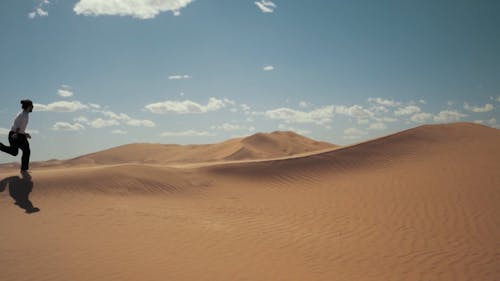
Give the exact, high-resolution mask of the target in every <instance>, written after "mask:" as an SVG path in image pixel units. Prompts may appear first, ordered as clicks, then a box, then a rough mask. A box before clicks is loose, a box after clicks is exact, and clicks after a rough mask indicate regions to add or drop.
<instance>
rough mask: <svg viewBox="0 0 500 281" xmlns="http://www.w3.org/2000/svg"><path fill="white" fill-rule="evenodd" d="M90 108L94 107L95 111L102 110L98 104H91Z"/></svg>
mask: <svg viewBox="0 0 500 281" xmlns="http://www.w3.org/2000/svg"><path fill="white" fill-rule="evenodd" d="M89 106H90V107H92V108H94V109H100V108H101V106H100V105H98V104H96V103H89Z"/></svg>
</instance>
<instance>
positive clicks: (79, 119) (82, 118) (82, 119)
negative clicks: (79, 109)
mask: <svg viewBox="0 0 500 281" xmlns="http://www.w3.org/2000/svg"><path fill="white" fill-rule="evenodd" d="M73 120H74V121H75V122H78V123H84V124H87V123H88V122H89V119H88V118H87V117H85V116H78V117H76V118H75V119H73Z"/></svg>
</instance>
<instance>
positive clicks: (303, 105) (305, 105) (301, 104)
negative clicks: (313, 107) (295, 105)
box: [299, 101, 309, 108]
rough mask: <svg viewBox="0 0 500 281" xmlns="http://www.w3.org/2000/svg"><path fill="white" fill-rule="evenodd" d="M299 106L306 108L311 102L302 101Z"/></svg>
mask: <svg viewBox="0 0 500 281" xmlns="http://www.w3.org/2000/svg"><path fill="white" fill-rule="evenodd" d="M299 107H302V108H306V107H309V103H308V102H306V101H300V102H299Z"/></svg>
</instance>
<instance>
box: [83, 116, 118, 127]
mask: <svg viewBox="0 0 500 281" xmlns="http://www.w3.org/2000/svg"><path fill="white" fill-rule="evenodd" d="M118 125H120V122H118V121H116V120H115V119H102V118H97V119H94V120H92V121H91V122H89V126H90V127H92V128H104V127H110V126H118Z"/></svg>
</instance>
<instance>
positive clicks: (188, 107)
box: [145, 97, 232, 114]
mask: <svg viewBox="0 0 500 281" xmlns="http://www.w3.org/2000/svg"><path fill="white" fill-rule="evenodd" d="M229 102H232V101H230V100H226V99H224V100H220V99H217V98H213V97H212V98H210V99H209V100H208V103H207V104H206V105H202V104H199V103H196V102H194V101H190V100H184V101H170V100H167V101H163V102H157V103H152V104H148V105H146V106H145V108H146V109H147V110H149V111H150V112H152V113H156V114H165V113H178V114H194V113H206V112H209V111H217V110H219V109H221V108H224V107H226V106H227V104H228V103H229Z"/></svg>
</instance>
